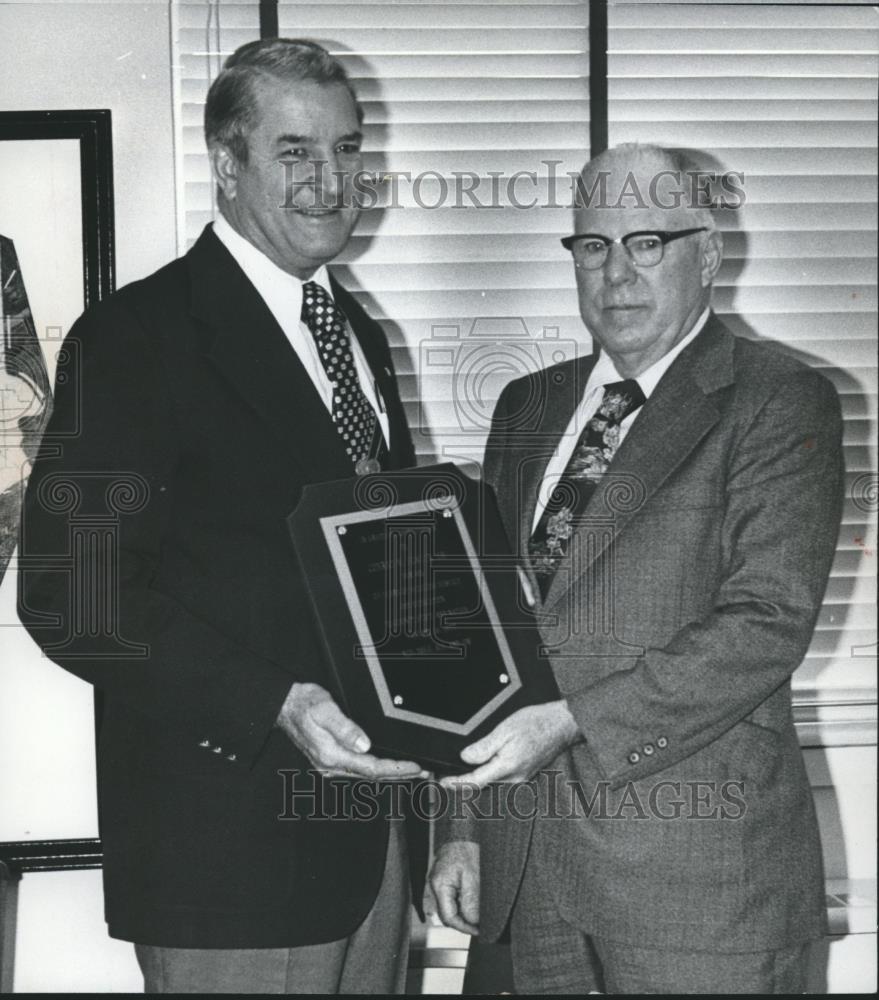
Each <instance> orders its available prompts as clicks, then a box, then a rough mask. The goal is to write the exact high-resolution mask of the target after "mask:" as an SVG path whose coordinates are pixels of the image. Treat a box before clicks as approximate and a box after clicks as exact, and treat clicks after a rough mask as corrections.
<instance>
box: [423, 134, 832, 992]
mask: <svg viewBox="0 0 879 1000" xmlns="http://www.w3.org/2000/svg"><path fill="white" fill-rule="evenodd" d="M582 181H583V184H582V188H581V191H580V195H579V199H580V200H579V208H578V209H577V211H576V229H575V232H576V235H574V236H572V237H570V238H568V239H567V240H565V241H564V243H565V245H566V246H567V247H568V248H569V249H570V250H571V252H572V254H573V258H574V264H575V274H576V279H577V288H578V292H579V299H580V310H581V314H582V316H583V320H584V322H585V324H586V327H587V329H588V331H589V333H590V334H591V335H592V337H593V340H594V344H595V349H596V353H595V354H593V355H591V356H589V357H584V358H580V359H578V360H576V361H573V362H565V363H563V364H560V365H557V366H555V367H553V368H550V369H548V370H546V371H544V372H541V373H539V374H537V375H529V376H527V377H525V378H522V379H518V380H516V381H514V382H512V383H511V384H510V385H508V386H507V388H506V389H505V391H504V392H503V394H502V396H501V398H500V400H499V402H498V406H497V409H496V411H495V415H494V421H493V425H492V430H491V433H490V435H489V440H488V444H487V451H486V458H485V468H484V473H485V476H486V479H487V480H488V481H489V482H490V483H491V484H492V486H493V487H494V488H495V490H496V492H497V495H498V501H499V506H500V509H501V514H502V517H503V519H504V521H505V524H506V527H507V532H508V535H509V537H510V539H511V541H512V542H513V544H514V548H515V549H516V551H517V554H518V556H519V559H520V565H521V575H522V578H523V590H524V591H525V593H526V594H527V595H528V598H529V600H530V601H532V602H533V604H534V606H535V612H536V614H537V617H538V622H539V625H540V630H541V637H542V639H543V642H544V643H545V647H546V651H547V654H548V655H549V657H550V660H551V664H552V667H553V670H554V673H555V676H556V679H557V681H558V684H559V688H560V691H561V694H562V698H561V700H559V701H557V702H553V703H550V704H545V705H539V706H534V707H530V708H526V709H523V710H521V711H520V712H518V713H516V714H515V715H513V716H511V717H510V718H508V719H507V720H505V721H504V722H502V723H501V724H500V725H499V726H497V728H496V729H495V730H494V731H493V732H492V733H490V734H489V735H488V736H486V737H485V738H483V739H482V740H480V741H479V742H477V743H475V744H472V745H471V746H470V747H468V748H467V749H465V750H464V751H463V753H462V758H463V759H464V761H465V762H466V763H467V764H469V765H473V767H474V770H473V771H472V772H471V773H470V774H468V775H465V776H464V777H463V778H461V779H451V780H449V781H448V783H449V784H450V785H459V786H465V785H466V784H467V783H468V782H469V783H470V784H471V787H472V785H473V784H475V785H477V786H479V787H481V788H483V789H485V791H484V792H483V798H484V797H485V795H486V794H487V792H489V791H493V792H495V793H497V792H498V791H499V790H500V791H501V792H502V794H499V795H496V796H495V800H494V801H495V802H499V803H500V805H501V812H502V813H503V817H504V818H503V819H502V820H501V821H497V820H493V819H484V820H482V821H481V822H480V820H479V814H480V811H482V812H483V813H484V812H485V809H484V808H483V806H484V803H482V804H481V803H480V801H478V800H477V801H475V802H474V801H472V795H471V796H470V798H471V801H470V802H469V803H467V805H468V808H465V809H464V811H463V815H464V817H465V818H464V819H463V820H461V819H458V821H456V822H448V823H446V824H444V827H443V828H442V830H441V834H440V847H439V849H438V851H437V858H436V862H435V866H434V871H433V874H432V879H431V885H432V888H433V892H434V895H435V897H436V901H437V904H438V908H439V912H440V915H441V917H442V918H443V919H444V921H445V922H446V923H447V924H449V925H451V926H454V927H458V928H459V929H462V930H467V931H469V932H470V933H476V932H478V933H479V935H480V939H481V940H487V941H494V940H496V939H497V938H498V937H499V936H500V935H501V933H502V932H503V931H504V929H505V927H506V926H507V925H508V924H509V927H510V932H511V938H512V955H513V967H514V978H515V984H516V988H517V990H518V991H521V992H535V993H583V992H587V991H588V990H590V989H604V990H606V991H607V992H611V993H645V992H653V993H655V992H659V993H665V992H668V993H672V992H680V993H685V992H695V993H717V992H724V993H730V992H745V993H747V992H766V993H772V992H802V991H803V990H804V989H805V975H806V970H805V965H806V963H805V958H806V954H807V950H808V943H809V942H810V941H811V940H812V939H814V938H817V937H820V936H821V935H822V934H823V932H824V930H825V923H824V920H825V917H824V891H823V874H822V864H821V849H820V844H819V839H818V830H817V825H816V819H815V812H814V808H813V804H812V797H811V793H810V788H809V783H808V781H807V778H806V773H805V770H804V766H803V759H802V755H801V752H800V748H799V745H798V742H797V736H796V732H795V730H794V725H793V719H792V713H791V689H790V677H791V674H792V672H793V671H794V670H795V669H796V667H797V665H798V664H799V663H800V661H801V660H802V658H803V655H804V654H805V652H806V649H807V647H808V644H809V641H810V638H811V635H812V630H813V628H814V625H815V620H816V616H817V614H818V610H819V607H820V604H821V599H822V596H823V593H824V588H825V585H826V580H827V575H828V572H829V569H830V564H831V560H832V558H833V552H834V547H835V542H836V536H837V530H838V525H839V517H840V506H841V496H842V466H841V453H842V449H841V440H840V439H841V420H840V409H839V403H838V400H837V397H836V393H835V392H834V390H833V388H832V387H831V385H830V384H829V382H828V381H827V380H826V379H825V378H824V377H823V376H821V375H820V374H818V373H817V372H815V371H812V370H810V369H809V368H807V367H805V366H804V365H802V364H800V363H798V362H796V361H793V360H791V359H789V358H788V357H786V356H785V355H783V354H781V353H780V352H778V351H777V350H775V349H773V348H771V347H768V346H765V345H761V344H756V343H753V342H751V341H747V340H744V339H739V338H736V337H734V336H733V335H732V334H731V333H730V332H729V331H728V330H727V329H726V327H725V326H724V325H723V324H722V323H721V322H720V321H719V320H718V319H717V317H716V316H715V315H714V314H713V313H712V312H711V311H710V296H711V287H712V283H713V281H714V279H715V277H716V276H717V273H718V271H719V269H720V264H721V256H722V240H721V236H720V234H719V233H718V232H717V231H716V229H715V223H714V221H713V219H712V216H711V213H710V212H709V211H708V210H707V209H706V208H705V207H702V206H700V205H699V204H698V197H697V199H696V200H695V201H694V199H693V198H692V197H690V195H691V194H692V193H694V192H696V193H697V194H698V185H697V186H695V187H692V188H691V185H689V184H688V183H687V176H686V163H685V162H684V160H683V159H682V158H681V157H679V156H677V155H674V154H671V153H669V152H667V151H664V150H661V149H658V148H656V147H644V146H625V147H619V148H617V149H615V150H611V151H609V152H607V153H604V154H602V155H601V156H599V157H597V158H596V159H595V160H593V161H592V162H591V163H590V164H588V165H587V167H586V168H585V170H584V173H583V175H582ZM675 182H677V183H678V184H679V185H680V187H681V190H680V191H679V192H678V194H679V195H683V196H682V197H677V198H675V197H672V194H673V192H672V191H671V188H670V187H669V185H672V186H673V185H674V183H675ZM635 190H637V196H636V195H635V194H634V193H633V192H634V191H635ZM626 192H628V194H626ZM535 401H538V402H539V404H540V405H539V406H537V407H536V409H537V411H538V412H539V417H538V418H537V419H536V420H535V419H534V413H535ZM535 776H536V778H535ZM529 779H534V780H533V781H532V783H531V784H530V785H525V784H524V783H525V782H528V781H529ZM492 783H505V784H500V785H498V784H493V785H492ZM489 785H492V787H491V788H489V787H488V786H489ZM511 792H516V793H517V794H516V795H515V796H513V795H512V794H510V793H511ZM526 792H527V793H529V794H524V793H526ZM529 805H530V807H529Z"/></svg>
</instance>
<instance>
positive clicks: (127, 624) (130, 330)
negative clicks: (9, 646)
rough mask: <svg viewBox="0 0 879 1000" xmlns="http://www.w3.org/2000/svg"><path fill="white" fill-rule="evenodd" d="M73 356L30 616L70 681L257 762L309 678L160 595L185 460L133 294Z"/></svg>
mask: <svg viewBox="0 0 879 1000" xmlns="http://www.w3.org/2000/svg"><path fill="white" fill-rule="evenodd" d="M66 348H67V350H68V352H72V351H73V350H74V349H75V348H77V349H78V350H79V352H80V355H81V363H80V365H79V366H78V368H77V369H76V370H75V371H73V372H71V373H70V374H69V375H66V377H65V376H62V377H60V378H59V379H58V382H57V385H56V395H55V405H54V411H53V416H52V419H51V421H50V423H49V425H48V428H47V431H46V434H45V436H44V439H43V444H42V447H41V450H40V455H39V456H38V459H37V461H36V463H35V467H34V470H33V472H32V474H31V477H30V481H29V483H28V488H27V494H26V500H25V506H24V511H23V517H22V540H21V565H20V574H19V616H20V618H21V620H22V622H23V624H24V625H25V627H26V628H27V629H28V631H29V632H30V634H31V636H32V637H33V638H34V640H35V641H36V642H37V644H38V645H40V646H41V647H42V648H43V649H44V651H45V652H46V654H47V655H48V656H49V657H50V658H51V659H53V660H54V661H55V662H56V663H58V664H59V665H61V666H62V667H64V668H65V669H67V670H69V671H70V672H71V673H73V674H76V676H78V677H81V678H82V679H84V680H86V681H88V682H90V683H92V684H94V685H95V686H97V687H98V688H100V689H102V690H103V691H105V692H106V693H107V694H108V695H110V696H112V697H114V698H120V699H124V700H125V701H126V702H128V703H130V705H131V707H132V708H133V709H135V710H136V711H137V712H138V713H141V714H143V715H144V716H146V717H148V718H149V719H150V720H151V721H152V722H153V723H155V724H156V725H157V726H159V727H164V728H168V729H171V730H176V731H178V734H179V735H188V736H191V738H192V740H193V741H194V744H197V743H199V742H200V741H202V740H203V739H209V740H211V741H212V742H216V743H217V744H219V745H221V746H222V747H223V749H224V751H225V752H227V753H228V752H234V753H235V754H236V756H237V759H238V760H239V761H241V762H242V763H244V764H252V763H253V762H254V761H255V759H256V757H257V755H258V753H259V751H260V749H261V748H262V745H263V744H264V742H265V740H266V738H267V736H268V734H269V732H270V731H271V729H272V726H273V724H274V722H275V719H276V718H277V714H278V711H279V710H280V707H281V705H282V703H283V701H284V698H285V696H286V693H287V692H288V690H289V688H290V686H291V684H292V683H293V682H294V681H295V680H296V677H295V675H294V674H293V673H292V672H288V671H287V670H286V669H282V668H281V667H280V666H279V665H277V664H275V663H272V662H269V661H267V660H265V659H264V658H261V657H260V656H258V655H255V654H254V653H253V652H252V651H250V650H248V649H246V648H243V647H242V646H240V645H238V644H236V643H235V642H234V641H232V640H230V638H229V637H227V636H226V635H224V634H222V633H221V632H220V631H218V630H217V629H216V628H215V627H213V626H212V625H211V624H208V623H207V622H206V621H203V620H201V619H199V618H198V617H196V616H195V615H193V614H192V613H191V612H189V611H188V610H187V608H185V607H183V606H182V605H181V604H180V603H179V602H178V601H176V600H174V599H173V598H172V597H171V596H170V595H168V594H165V593H162V592H161V591H160V590H159V589H158V588H157V587H156V586H155V585H154V579H155V576H156V568H157V566H158V564H159V561H160V559H161V554H162V546H163V538H164V533H165V529H166V526H167V525H168V523H169V519H170V518H172V517H173V511H174V504H175V491H174V483H175V475H176V474H177V473H178V472H179V470H180V469H181V468H183V467H185V461H186V458H185V455H184V454H183V453H182V443H181V442H182V441H183V437H182V434H181V428H180V427H179V424H178V418H177V417H176V416H175V408H174V405H173V403H172V400H171V398H170V390H169V388H168V382H167V376H166V373H165V371H164V369H163V365H162V360H161V358H160V357H159V356H158V352H157V350H156V348H155V346H154V345H153V343H152V342H151V341H150V338H149V337H148V336H147V334H146V331H145V330H143V329H142V328H141V327H140V326H139V324H138V321H137V319H136V317H135V315H134V311H133V309H131V308H129V307H128V306H127V304H126V300H125V298H124V296H120V295H117V296H114V297H113V298H112V299H110V300H108V302H106V303H103V304H102V305H99V306H98V307H96V308H94V309H92V310H89V311H88V312H87V313H86V314H85V315H84V316H83V317H81V318H80V320H79V321H78V322H77V323H76V324H75V325H74V327H73V329H72V330H71V333H70V336H69V338H68V340H67V342H66ZM114 509H115V510H116V511H117V512H119V511H121V513H118V517H116V519H115V522H113V518H112V514H113V512H114ZM108 512H109V513H110V515H111V518H110V520H111V522H112V523H111V524H110V525H109V528H108V524H107V514H108ZM102 518H103V521H101V519H102ZM89 519H91V524H92V527H93V528H94V530H92V531H89V530H88V529H89ZM99 522H100V523H99ZM101 524H103V527H101ZM77 526H78V529H80V530H76V531H75V530H74V528H75V527H77ZM102 531H103V532H104V534H103V535H101V532H102ZM206 572H208V571H207V570H206ZM123 642H124V645H123V644H122V643H123Z"/></svg>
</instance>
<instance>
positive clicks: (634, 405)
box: [598, 378, 647, 424]
mask: <svg viewBox="0 0 879 1000" xmlns="http://www.w3.org/2000/svg"><path fill="white" fill-rule="evenodd" d="M646 402H647V398H646V396H645V395H644V392H643V390H642V389H641V386H640V385H638V382H637V380H636V379H633V378H627V379H623V380H622V381H620V382H608V383H607V384H606V385H605V386H604V398H603V399H602V400H601V403H600V404H599V407H598V412H599V413H600V414H602V415H604V416H606V417H607V418H608V419H609V420H611V421H612V422H613V423H615V424H620V423H622V422H623V421H624V420H625V419H626V417H628V416H629V414H631V413H634V412H635V410H637V409H638V408H639V407H641V406H643V405H644V403H646Z"/></svg>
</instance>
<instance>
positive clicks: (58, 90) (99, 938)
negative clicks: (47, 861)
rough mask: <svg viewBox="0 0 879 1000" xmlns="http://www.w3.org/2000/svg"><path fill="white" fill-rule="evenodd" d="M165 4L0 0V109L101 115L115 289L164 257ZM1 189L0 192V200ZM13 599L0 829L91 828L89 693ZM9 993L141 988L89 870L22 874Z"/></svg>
mask: <svg viewBox="0 0 879 1000" xmlns="http://www.w3.org/2000/svg"><path fill="white" fill-rule="evenodd" d="M168 11H169V5H168V3H167V0H141V2H139V3H133V2H130V0H112V2H106V3H104V2H92V3H78V2H23V3H22V2H18V3H10V2H7V0H0V110H3V111H34V110H39V111H42V110H58V109H85V108H109V109H110V110H111V111H112V115H113V156H114V183H115V215H116V264H117V271H116V284H117V287H118V286H120V285H123V284H126V283H127V282H129V281H132V280H134V279H136V278H140V277H143V276H144V275H146V274H149V273H150V272H151V271H154V270H155V269H156V268H157V267H159V266H161V265H162V264H164V263H166V262H167V261H168V260H170V259H171V258H172V257H174V256H176V249H175V246H176V242H175V229H174V227H175V209H174V147H173V123H172V100H171V73H170V26H169V12H168ZM13 197H14V192H9V191H0V206H2V202H3V200H5V199H9V198H13ZM14 606H15V590H14V574H13V573H12V572H8V573H7V574H6V579H5V581H4V584H3V586H2V588H0V625H2V626H3V627H2V628H0V685H2V687H0V723H2V734H0V773H3V774H5V775H9V774H10V773H13V775H14V777H13V779H12V780H13V781H14V782H15V785H14V787H11V788H10V787H6V786H4V787H2V788H0V808H2V809H3V810H4V813H5V815H4V817H2V820H3V822H2V824H0V825H2V826H3V827H4V828H5V827H6V826H8V825H9V824H10V823H11V824H12V826H13V827H15V828H16V829H17V828H18V827H20V828H21V829H20V831H19V836H20V837H21V838H22V839H23V838H24V837H29V836H34V837H40V836H94V835H95V832H96V828H95V826H94V804H93V798H94V796H93V767H94V763H93V753H92V748H91V743H92V735H91V733H92V728H91V726H92V724H91V718H90V713H91V694H90V689H89V688H88V686H87V685H85V684H83V683H82V682H80V681H78V680H77V679H76V678H73V677H69V676H68V675H66V674H64V673H63V672H62V671H60V670H58V669H57V668H55V667H54V666H52V665H51V664H49V663H48V662H47V661H45V660H43V659H42V658H41V656H40V654H39V652H38V651H37V649H36V647H35V646H34V644H33V643H32V642H31V641H30V639H29V637H28V636H27V635H26V634H25V633H24V631H23V630H22V629H21V628H20V627H16V626H14V625H13V624H12V622H13V621H14ZM10 671H14V677H11V676H10ZM13 690H14V698H13V697H12V692H13ZM13 702H14V705H15V711H14V712H12V711H11V709H10V706H11V703H13ZM4 704H5V706H6V710H5V711H4V709H3V706H4ZM16 728H17V732H16ZM25 734H26V735H25ZM4 780H8V779H4ZM22 804H24V806H25V807H27V809H28V811H29V814H30V815H29V816H28V814H27V813H25V814H22V812H21V806H22ZM13 805H14V806H15V810H14V811H15V813H16V814H17V815H16V816H12V812H13V809H12V806H13ZM47 830H49V832H46V831H47ZM2 839H7V838H6V834H5V830H4V835H3V837H2ZM9 839H12V838H9ZM49 955H51V956H52V961H51V962H47V961H46V957H47V956H49ZM15 988H16V990H17V991H26V992H27V991H37V990H45V989H47V988H49V989H55V990H59V991H65V992H66V991H70V990H74V991H76V990H98V991H114V992H115V991H125V990H138V989H139V988H141V981H140V980H139V977H138V972H137V966H136V963H135V962H134V958H133V955H132V953H131V949H130V946H128V945H123V944H120V943H119V942H110V941H108V939H107V938H106V931H105V928H104V926H103V919H102V902H101V889H100V873H99V872H81V873H77V872H71V873H64V874H58V875H45V876H30V877H26V878H25V879H24V880H23V882H22V885H21V890H20V917H19V928H18V954H17V962H16V979H15Z"/></svg>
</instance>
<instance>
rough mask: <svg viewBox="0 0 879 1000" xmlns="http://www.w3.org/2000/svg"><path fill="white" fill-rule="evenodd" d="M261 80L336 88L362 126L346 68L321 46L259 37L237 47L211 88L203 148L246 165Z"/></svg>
mask: <svg viewBox="0 0 879 1000" xmlns="http://www.w3.org/2000/svg"><path fill="white" fill-rule="evenodd" d="M266 79H275V80H285V81H303V80H310V81H312V82H314V83H325V84H331V83H340V84H342V86H343V87H346V88H347V90H348V93H349V94H350V95H351V99H352V100H353V101H354V107H355V109H356V111H357V120H358V121H360V122H362V121H363V109H362V108H361V107H360V103H359V101H358V100H357V94H355V92H354V88H353V87H352V85H351V81H350V80H349V79H348V74H347V72H346V71H345V67H344V66H343V65H342V64H341V62H339V60H338V59H336V58H335V57H334V56H332V55H330V53H329V52H328V51H327V50H326V49H325V48H324V47H323V46H322V45H318V44H317V42H310V41H308V40H307V39H304V38H263V39H260V40H258V41H255V42H247V43H246V44H245V45H241V46H239V48H237V49H236V50H235V51H234V52H233V53H232V55H231V56H229V58H228V59H227V60H226V62H225V63H224V64H223V69H222V70H221V71H220V74H219V75H218V76H217V78H216V80H214V82H213V83H212V84H211V88H210V90H209V91H208V96H207V102H206V103H205V109H204V134H205V141H206V142H207V144H208V146H211V145H213V144H215V143H219V144H221V145H223V146H226V147H227V149H229V151H230V152H231V153H232V155H233V156H234V157H235V159H236V160H238V162H239V163H247V138H248V136H249V134H250V130H251V128H252V127H253V124H254V120H255V118H256V111H257V95H256V84H257V83H258V82H259V81H260V80H266Z"/></svg>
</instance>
